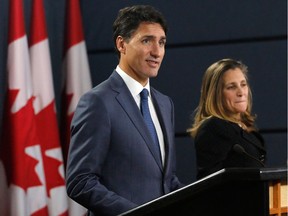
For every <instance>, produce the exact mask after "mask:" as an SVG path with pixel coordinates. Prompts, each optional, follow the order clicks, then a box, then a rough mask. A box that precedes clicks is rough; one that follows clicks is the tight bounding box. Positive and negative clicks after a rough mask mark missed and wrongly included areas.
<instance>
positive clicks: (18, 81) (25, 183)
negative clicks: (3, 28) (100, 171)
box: [0, 0, 48, 216]
mask: <svg viewBox="0 0 288 216" xmlns="http://www.w3.org/2000/svg"><path fill="white" fill-rule="evenodd" d="M8 32H9V33H8V34H9V35H8V55H7V77H8V89H7V95H6V99H5V105H4V118H3V121H4V122H3V125H5V127H3V130H2V134H1V141H2V145H1V150H0V157H1V163H2V165H3V168H4V171H5V177H6V181H5V182H4V184H3V185H2V184H1V186H0V187H1V191H4V192H6V193H8V194H5V195H4V194H1V195H4V196H6V198H7V197H9V199H8V201H7V205H6V206H5V207H3V206H1V208H5V209H1V214H2V213H3V212H5V214H6V215H13V216H14V215H15V216H18V215H19V216H26V215H27V216H30V215H33V216H38V215H39V216H45V215H48V209H47V199H46V196H47V195H46V189H45V174H44V168H43V158H42V153H41V145H40V140H39V137H38V135H37V131H36V130H37V128H36V119H35V114H34V110H33V87H32V77H31V67H30V59H29V50H28V41H27V36H26V31H25V23H24V13H23V2H22V0H10V1H9V31H8ZM2 170H3V169H2ZM5 187H6V188H5Z"/></svg>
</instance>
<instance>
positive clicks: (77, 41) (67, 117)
mask: <svg viewBox="0 0 288 216" xmlns="http://www.w3.org/2000/svg"><path fill="white" fill-rule="evenodd" d="M66 6H67V7H66V32H65V55H64V59H63V73H64V77H65V84H64V90H63V97H62V102H63V104H62V108H63V110H62V119H61V120H62V124H63V125H62V126H61V129H62V130H63V131H62V135H63V137H62V148H63V152H64V158H65V161H66V159H67V153H68V148H69V142H70V124H71V120H72V117H73V115H74V112H75V109H76V106H77V103H78V101H79V99H80V97H81V95H82V94H83V93H85V92H86V91H88V90H89V89H91V88H92V84H91V77H90V70H89V64H88V56H87V50H86V45H85V41H84V33H83V27H82V18H81V11H80V5H79V0H68V1H67V4H66ZM85 212H86V209H85V208H83V207H82V206H80V205H78V204H76V203H75V202H73V201H72V200H70V203H69V215H70V216H72V215H73V216H74V215H75V216H79V215H84V214H85Z"/></svg>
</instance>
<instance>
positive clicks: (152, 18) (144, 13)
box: [113, 5, 168, 57]
mask: <svg viewBox="0 0 288 216" xmlns="http://www.w3.org/2000/svg"><path fill="white" fill-rule="evenodd" d="M142 22H148V23H158V24H160V25H161V26H162V28H163V30H164V32H165V34H166V33H167V30H168V29H167V23H166V20H165V18H164V16H163V15H162V14H161V13H160V12H159V11H158V10H156V9H155V8H153V7H152V6H149V5H135V6H131V7H125V8H123V9H121V10H119V13H118V16H117V18H116V20H115V21H114V23H113V41H114V46H115V49H116V52H117V53H118V57H119V56H120V53H119V51H118V49H117V46H116V38H117V37H118V36H122V37H123V38H124V40H129V39H130V38H131V35H132V34H133V33H134V32H135V31H136V30H137V29H138V27H139V25H140V24H141V23H142Z"/></svg>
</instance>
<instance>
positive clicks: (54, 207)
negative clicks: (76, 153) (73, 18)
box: [29, 0, 68, 216]
mask: <svg viewBox="0 0 288 216" xmlns="http://www.w3.org/2000/svg"><path fill="white" fill-rule="evenodd" d="M29 39H30V40H29V42H30V44H29V45H30V50H29V51H30V60H31V71H32V78H33V96H34V100H33V108H34V112H35V114H36V126H37V134H38V137H39V141H40V143H41V150H42V157H43V164H44V172H45V182H46V190H47V200H48V212H49V215H50V216H68V197H67V193H66V187H65V180H64V177H65V176H64V164H63V156H62V149H61V145H60V136H59V129H58V122H57V115H56V106H55V94H54V85H53V74H52V69H51V60H50V51H49V41H48V37H47V30H46V20H45V11H44V6H43V0H33V1H32V15H31V30H30V38H29Z"/></svg>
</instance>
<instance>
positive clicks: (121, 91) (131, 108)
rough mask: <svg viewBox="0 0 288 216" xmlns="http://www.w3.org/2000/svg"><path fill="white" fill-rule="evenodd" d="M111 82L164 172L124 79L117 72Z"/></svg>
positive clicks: (119, 100) (111, 77)
mask: <svg viewBox="0 0 288 216" xmlns="http://www.w3.org/2000/svg"><path fill="white" fill-rule="evenodd" d="M110 80H111V88H112V89H113V90H114V91H116V92H118V95H117V96H116V100H117V101H118V102H119V104H120V105H121V107H122V108H123V110H124V111H125V112H126V114H127V116H128V117H129V118H130V120H131V121H132V122H133V124H134V125H135V127H136V129H137V130H138V131H139V133H140V134H141V136H142V137H143V139H144V140H145V143H146V145H147V146H148V148H149V150H150V151H151V154H152V155H153V157H154V159H155V160H156V162H157V164H158V166H159V168H160V169H161V170H163V167H162V162H161V158H160V157H159V155H158V154H157V153H156V152H155V150H154V148H153V146H152V145H153V144H152V143H153V140H152V137H151V136H150V133H149V131H148V129H147V127H145V122H144V120H143V117H142V115H141V112H140V110H139V108H138V106H137V104H136V102H135V100H134V98H133V97H132V95H131V93H130V91H129V89H128V87H127V86H126V84H125V83H124V81H123V79H122V78H121V77H120V75H119V74H118V73H117V72H116V71H114V72H113V73H112V75H111V76H110Z"/></svg>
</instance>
